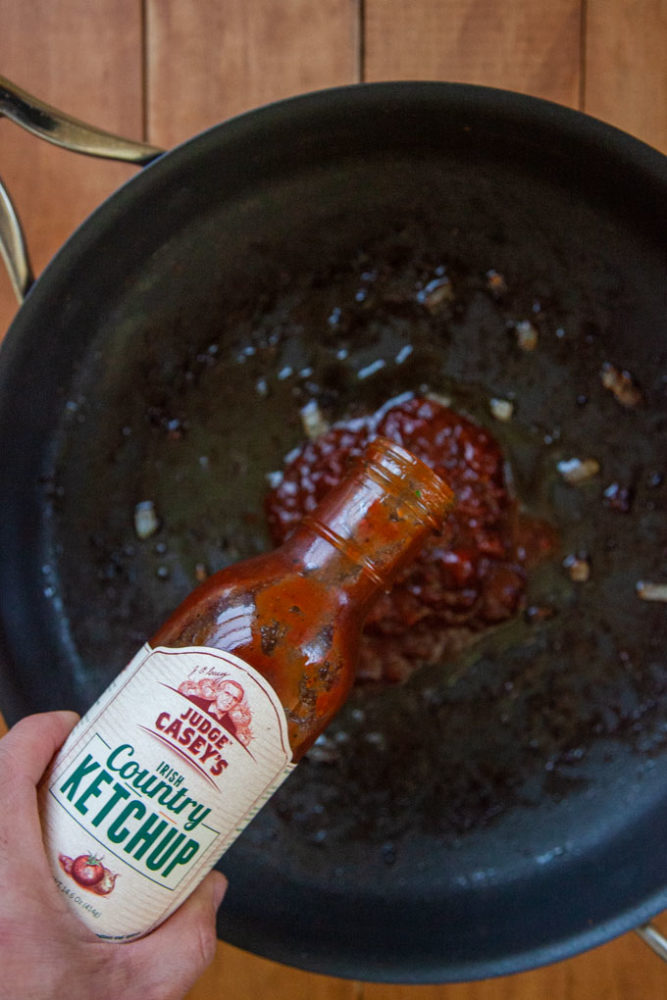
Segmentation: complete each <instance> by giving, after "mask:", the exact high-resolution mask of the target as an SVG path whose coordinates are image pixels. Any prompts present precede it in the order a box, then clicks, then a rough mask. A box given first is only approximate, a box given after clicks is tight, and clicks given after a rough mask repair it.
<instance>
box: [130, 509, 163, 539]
mask: <svg viewBox="0 0 667 1000" xmlns="http://www.w3.org/2000/svg"><path fill="white" fill-rule="evenodd" d="M159 527H160V521H159V519H158V516H157V514H156V512H155V504H154V503H153V501H152V500H142V501H141V502H140V503H138V504H137V505H136V507H135V508H134V530H135V531H136V533H137V537H138V538H141V539H145V538H150V537H151V535H154V534H155V532H156V531H157V530H158V528H159Z"/></svg>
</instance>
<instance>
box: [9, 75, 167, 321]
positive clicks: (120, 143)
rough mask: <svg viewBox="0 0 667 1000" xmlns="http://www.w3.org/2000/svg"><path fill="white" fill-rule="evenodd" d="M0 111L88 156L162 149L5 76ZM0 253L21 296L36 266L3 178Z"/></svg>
mask: <svg viewBox="0 0 667 1000" xmlns="http://www.w3.org/2000/svg"><path fill="white" fill-rule="evenodd" d="M0 116H4V117H5V118H8V119H9V120H10V121H13V122H14V123H15V124H16V125H19V126H20V127H21V128H24V129H25V130H26V131H28V132H31V133H32V134H33V135H36V136H38V138H40V139H45V140H46V141H47V142H50V143H53V145H55V146H61V147H63V148H64V149H69V150H71V151H72V152H74V153H83V154H84V155H86V156H97V157H102V158H103V159H107V160H120V161H121V162H123V163H135V164H136V165H137V166H142V167H143V166H146V164H148V163H151V162H152V161H153V160H155V159H157V157H158V156H161V155H162V153H163V152H164V150H162V149H159V148H158V147H157V146H150V145H148V144H147V143H144V142H134V141H133V140H131V139H124V138H123V137H122V136H119V135H114V134H113V133H112V132H105V131H104V130H102V129H98V128H95V127H94V126H93V125H88V124H86V122H82V121H80V120H79V119H78V118H73V117H72V116H71V115H67V114H64V113H63V112H62V111H58V110H57V108H53V107H51V105H50V104H46V103H45V102H44V101H40V100H39V99H38V98H36V97H33V95H32V94H29V93H28V92H27V91H25V90H23V89H22V88H21V87H17V86H16V85H15V84H13V83H12V82H11V81H10V80H7V79H6V78H5V77H3V76H0ZM0 254H1V255H2V257H3V258H4V260H5V264H6V265H7V269H8V271H9V276H10V280H11V283H12V287H13V288H14V291H15V293H16V297H17V298H18V300H19V302H22V301H23V299H24V298H25V296H26V294H27V292H28V289H29V288H30V285H31V284H32V281H33V277H32V268H31V266H30V258H29V254H28V250H27V247H26V244H25V240H24V238H23V234H22V232H21V225H20V222H19V219H18V216H17V214H16V211H15V209H14V207H13V205H12V202H11V199H10V197H9V193H8V192H7V189H6V188H5V187H3V185H2V184H1V183H0Z"/></svg>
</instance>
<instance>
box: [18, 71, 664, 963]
mask: <svg viewBox="0 0 667 1000" xmlns="http://www.w3.org/2000/svg"><path fill="white" fill-rule="evenodd" d="M666 193H667V166H666V161H665V159H664V157H661V156H660V155H659V154H658V153H656V152H655V151H653V150H651V149H649V148H648V147H646V146H643V145H642V144H640V143H638V142H636V141H634V140H633V139H631V138H629V137H628V136H625V135H623V134H620V133H618V132H616V131H615V130H613V129H611V128H608V127H606V126H604V125H602V124H600V123H598V122H595V121H593V120H591V119H590V118H587V117H585V116H582V115H580V114H576V113H574V112H570V111H567V110H564V109H562V108H559V107H556V106H553V105H549V104H546V103H544V102H540V101H537V100H534V99H530V98H527V97H520V96H517V95H512V94H507V93H502V92H497V91H491V90H486V89H481V88H474V87H468V86H457V85H447V84H395V85H377V86H362V87H352V88H347V89H342V90H336V91H328V92H324V93H320V94H316V95H311V96H307V97H303V98H299V99H297V100H293V101H287V102H283V103H280V104H277V105H273V106H271V107H269V108H265V109H262V110H259V111H256V112H253V113H252V114H249V115H244V116H242V117H240V118H238V119H235V120H233V121H231V122H228V123H226V124H224V125H221V126H219V127H217V128H215V129H213V130H211V131H209V132H207V133H205V134H203V135H201V136H199V137H197V138H195V139H193V140H191V141H190V142H188V143H186V144H185V145H184V146H182V147H179V148H178V149H176V150H174V151H172V152H170V153H168V154H166V155H165V156H163V157H161V158H159V159H158V160H157V161H156V162H154V163H153V164H152V165H151V166H149V167H148V168H147V169H146V170H145V171H144V172H143V173H142V174H141V175H140V176H137V177H136V178H135V179H134V180H132V181H131V182H130V183H129V184H127V185H126V186H124V187H123V188H121V189H120V190H119V191H118V192H117V193H116V194H115V195H114V196H113V197H112V198H111V199H110V200H109V201H108V202H106V203H105V204H104V205H102V206H101V208H100V209H98V210H97V211H96V212H95V213H94V215H93V216H92V217H91V218H90V219H89V220H88V221H87V222H86V223H85V224H84V225H83V226H82V227H81V228H80V230H79V231H78V232H77V233H76V234H75V235H74V237H73V238H72V239H71V240H70V241H69V242H68V243H67V245H66V246H65V247H64V248H63V249H62V251H61V252H60V253H59V254H58V255H57V257H56V258H55V259H54V260H53V261H52V263H51V264H50V265H49V267H48V268H47V269H46V271H45V272H44V274H43V275H42V276H41V277H40V279H39V280H38V282H37V283H36V285H35V286H34V288H33V290H32V291H31V293H30V295H29V296H28V298H27V301H26V302H25V304H24V306H23V307H22V309H21V310H20V312H19V314H18V317H17V319H16V321H15V323H14V324H13V326H12V328H11V330H10V332H9V334H8V336H7V339H6V341H5V343H4V344H3V347H2V353H1V356H0V360H1V364H0V442H1V445H0V490H1V504H2V507H1V509H2V518H1V519H0V554H1V558H0V601H1V605H0V636H1V642H0V651H1V662H2V670H1V673H0V698H1V704H2V709H3V711H4V713H5V716H6V718H7V719H8V721H9V722H10V723H11V722H14V721H15V720H16V719H17V718H19V717H20V716H21V715H23V714H24V713H27V712H31V711H36V710H42V709H50V708H56V707H65V706H67V707H70V708H75V709H77V710H79V711H82V710H84V709H85V708H86V707H87V706H88V705H89V704H90V703H91V702H92V700H93V699H94V698H95V697H96V695H97V694H99V693H100V691H101V690H102V689H103V688H104V687H105V686H106V684H107V683H108V682H109V681H110V680H111V678H112V677H113V676H114V675H115V673H116V672H117V671H118V670H119V669H120V668H121V667H122V666H123V665H124V663H125V662H126V661H127V660H128V658H129V657H130V656H131V655H132V653H133V652H134V651H135V649H136V648H137V646H138V645H140V644H141V643H142V642H143V641H144V639H145V638H146V636H148V635H150V634H151V633H152V632H153V631H154V630H155V628H156V626H157V625H158V624H159V623H160V622H161V620H162V619H163V618H164V617H165V616H166V614H167V613H168V612H169V611H170V609H172V608H173V607H174V606H175V605H176V604H177V603H178V602H179V601H180V600H181V598H182V597H183V596H184V595H185V594H186V593H187V592H188V591H189V590H190V589H191V588H192V587H193V586H194V584H195V582H196V576H197V573H198V572H200V570H199V569H198V564H200V563H201V564H204V565H205V566H206V567H207V568H208V569H216V568H218V567H220V566H222V565H224V564H226V563H228V562H230V561H233V560H234V559H237V558H239V557H242V556H245V555H248V554H251V553H255V552H257V551H259V550H261V549H262V548H264V547H265V546H266V545H267V544H268V536H267V532H266V527H265V522H264V516H263V510H262V503H263V497H264V494H265V492H266V489H267V478H266V477H267V474H268V473H270V472H271V471H274V470H276V469H278V468H280V466H281V464H282V461H283V457H284V455H285V454H286V453H287V452H288V451H289V450H290V449H291V448H292V447H294V446H295V445H296V444H297V443H299V441H300V440H301V439H302V438H303V428H302V426H301V420H300V416H299V409H300V407H301V406H303V405H304V404H305V403H306V402H308V401H309V400H311V399H315V400H316V401H317V403H318V405H319V406H320V409H321V410H322V412H323V413H324V414H325V415H326V417H327V418H328V419H329V420H337V419H343V418H345V417H346V416H349V414H350V413H351V412H359V411H364V410H366V411H369V410H372V409H374V408H375V407H377V406H378V405H380V404H382V403H383V402H386V400H388V399H390V398H392V397H395V396H398V395H400V394H402V393H405V392H415V393H418V392H432V393H436V394H438V395H441V396H442V395H446V396H447V397H448V398H449V399H451V401H452V405H454V406H455V407H457V408H459V409H460V410H461V411H462V412H464V413H466V414H467V415H468V416H470V417H472V418H473V419H475V420H477V421H478V422H479V423H482V424H485V425H487V426H489V427H490V428H491V429H492V430H493V433H494V434H495V436H496V437H497V438H498V440H499V441H500V442H501V444H502V445H503V447H504V449H505V452H506V455H507V458H508V464H509V468H510V469H511V476H512V479H513V482H514V489H515V491H516V493H517V495H518V496H519V498H520V499H521V501H522V502H523V503H524V504H525V505H526V506H527V507H528V508H529V509H530V510H531V511H532V512H533V513H535V514H537V515H539V516H543V517H547V518H548V519H549V520H550V521H551V522H552V524H553V525H554V527H555V528H556V529H557V531H558V533H559V538H560V548H559V550H558V552H557V554H556V556H555V557H554V558H553V559H551V560H549V561H547V562H546V563H544V564H542V566H541V567H540V568H538V570H536V571H535V572H534V574H533V575H532V577H531V580H530V584H529V591H528V595H527V600H526V611H525V613H524V614H522V615H521V616H520V617H519V618H518V619H517V620H515V621H513V622H511V623H509V624H506V625H504V626H502V627H500V628H498V629H496V630H495V631H493V632H492V633H489V634H487V635H485V636H482V637H481V638H480V639H479V640H478V641H477V642H475V643H474V644H473V645H472V647H470V648H469V649H468V650H467V652H466V653H465V654H464V655H462V656H461V657H460V658H459V659H458V660H456V662H450V663H444V664H438V665H435V666H430V667H427V668H425V669H424V670H422V671H420V672H418V673H417V674H415V676H414V677H413V678H412V679H411V680H410V681H409V682H408V683H407V684H406V685H403V686H400V687H394V688H390V689H385V690H383V691H380V692H378V691H368V690H361V691H357V692H356V693H355V694H354V696H353V698H352V699H351V701H350V703H349V705H348V707H347V708H346V709H345V711H344V712H343V713H342V715H341V717H340V718H339V720H338V721H337V722H336V723H335V724H334V726H333V727H332V729H331V731H330V732H329V733H328V735H327V738H326V740H324V741H323V742H322V743H321V744H320V746H319V747H318V748H316V752H315V753H314V754H312V755H311V756H310V757H309V759H307V760H306V761H305V762H304V763H303V764H302V765H301V766H300V768H299V769H297V771H296V772H295V774H294V776H293V777H291V778H290V780H289V782H288V783H287V784H286V785H285V786H284V787H283V789H282V790H281V791H280V792H279V793H278V794H277V795H276V796H275V798H274V799H273V800H272V802H271V804H269V806H267V808H266V809H265V810H264V811H263V812H262V814H261V815H260V816H259V817H258V818H257V819H256V820H255V821H254V822H253V824H252V825H251V827H250V828H249V829H248V830H247V831H246V832H245V833H244V835H243V836H242V837H241V839H240V840H239V841H238V842H237V844H236V845H235V846H234V847H233V848H232V850H231V851H230V852H229V853H228V854H227V856H226V857H225V859H224V861H223V862H222V865H221V866H222V868H223V869H224V870H225V871H226V872H227V874H228V875H229V876H230V880H231V888H230V891H229V895H228V897H227V900H226V903H225V906H224V908H223V912H222V914H221V917H220V926H219V931H220V935H221V937H223V938H224V939H225V940H228V941H231V942H232V943H235V944H237V945H240V946H241V947H244V948H248V949H250V950H252V951H255V952H258V953H260V954H263V955H266V956H269V957H271V958H274V959H278V960H280V961H283V962H288V963H292V964H295V965H298V966H301V967H303V968H307V969H313V970H316V971H319V972H326V973H331V974H335V975H343V976H353V977H356V978H363V979H370V980H388V981H392V980H393V981H406V982H415V983H417V982H445V981H454V980H464V979H475V978H484V977H487V976H491V975H495V974H501V973H509V972H514V971H517V970H520V969H524V968H527V967H530V966H534V965H538V964H541V963H546V962H552V961H555V960H558V959H561V958H563V957H565V956H568V955H571V954H573V953H574V952H577V951H580V950H582V949H585V948H589V947H591V946H594V945H596V944H598V943H600V942H602V941H604V940H606V939H608V938H610V937H612V936H614V935H616V934H620V933H622V932H623V931H625V930H627V929H629V928H631V927H634V926H638V925H640V924H642V923H644V922H645V921H647V920H648V919H649V918H650V917H651V916H652V915H654V914H656V913H657V912H658V911H660V910H661V909H663V908H664V907H665V905H666V903H667V851H665V830H666V829H667V792H666V791H665V789H666V788H667V782H666V779H667V755H666V754H665V752H664V749H665V738H666V735H667V697H666V689H667V668H666V665H665V657H664V648H665V640H666V638H667V637H666V635H665V614H664V606H663V605H662V604H660V603H656V602H649V601H644V600H642V599H640V597H639V596H638V594H637V591H636V584H637V583H638V581H649V582H654V583H655V582H660V581H661V580H664V565H663V563H662V560H663V558H664V542H665V533H664V513H663V511H664V507H663V506H661V505H664V496H665V486H664V485H663V480H662V473H661V467H662V466H663V465H664V458H665V447H664V445H665V438H664V432H665V406H664V393H665V380H664V372H665V354H666V337H665V333H666V326H667V308H666V307H667V301H666V300H667V281H666V278H667V258H666V253H665V234H666V233H667V225H666V223H667V208H666V204H667V200H666V198H665V195H666ZM441 265H444V266H446V267H447V268H448V269H449V273H450V274H451V275H452V276H453V281H454V285H455V288H456V291H457V296H456V301H455V303H454V305H453V306H452V307H451V309H449V310H448V311H447V312H446V313H445V314H437V315H436V314H431V313H429V312H428V311H424V310H422V311H421V312H420V311H419V309H418V308H417V306H416V305H415V304H414V301H413V300H412V298H411V293H410V292H409V289H410V288H412V289H415V288H417V287H420V284H421V286H423V284H424V282H425V281H426V280H427V278H428V275H429V274H432V273H433V269H435V268H436V267H438V266H441ZM373 268H377V269H379V270H380V271H382V273H383V274H384V275H385V276H387V277H386V280H387V282H389V284H391V283H392V282H394V283H395V285H396V287H397V288H400V289H402V295H403V299H402V300H401V296H398V304H397V299H396V296H394V298H393V299H392V301H393V303H394V305H391V306H388V305H387V302H386V299H381V300H380V301H376V302H375V303H373V302H371V304H370V306H364V308H362V306H361V304H360V303H359V301H358V299H357V297H356V292H357V291H358V290H359V282H360V281H362V280H366V279H363V278H362V275H363V274H364V273H367V272H368V271H369V270H372V269H373ZM492 269H493V270H495V271H497V272H499V273H501V274H502V275H503V277H504V279H505V281H506V284H507V287H508V292H507V295H506V296H504V298H503V299H502V300H501V301H500V300H498V299H496V298H494V297H493V296H492V295H490V294H489V292H488V288H487V287H486V285H485V281H486V278H485V276H486V275H487V272H488V271H489V270H492ZM355 303H356V305H355ZM340 307H344V309H345V310H347V312H346V315H347V316H348V317H351V320H350V322H349V323H347V325H346V326H345V327H344V328H343V329H335V324H333V325H332V323H331V322H329V319H330V317H331V315H332V312H333V310H335V309H336V308H340ZM527 318H528V319H531V321H532V322H533V323H534V325H535V326H536V328H537V329H538V332H539V344H538V349H537V350H536V351H535V352H533V353H532V354H531V355H530V356H529V355H528V354H526V353H524V352H521V351H518V350H517V348H516V342H515V338H514V337H513V330H514V329H515V327H514V326H513V324H514V323H515V322H516V321H518V320H522V319H527ZM406 345H408V346H409V347H410V348H411V353H409V356H408V355H407V354H406V352H405V351H402V348H405V346H406ZM401 352H402V353H401ZM399 357H400V358H401V360H400V361H399V360H397V358H399ZM377 361H382V362H384V364H383V365H382V366H381V367H380V366H378V365H376V364H374V362H377ZM605 364H610V365H613V366H614V367H615V368H616V369H617V370H619V371H621V370H623V369H627V370H628V371H629V372H630V373H631V375H632V377H633V379H634V380H635V381H636V383H637V385H638V386H639V388H640V391H641V397H642V399H641V402H640V403H639V405H637V406H633V407H629V408H628V407H625V406H623V405H621V404H620V403H619V401H618V400H617V399H616V398H615V396H614V394H613V393H612V392H611V391H610V390H609V389H608V388H605V387H604V385H603V384H602V381H601V378H600V372H601V370H602V368H603V366H604V365H605ZM369 366H370V367H369ZM369 371H370V372H371V374H368V372H369ZM492 397H495V398H504V399H508V398H509V399H512V400H514V403H515V414H514V417H513V419H512V420H511V421H510V422H509V423H507V424H500V423H498V422H495V421H494V420H493V418H492V417H491V415H490V411H489V400H490V398H492ZM573 457H578V458H586V457H594V458H596V459H597V461H598V462H599V464H600V472H599V473H598V474H597V475H596V476H595V477H593V479H592V480H591V481H590V482H588V483H586V484H584V485H582V486H579V487H572V486H569V485H568V484H567V483H564V482H563V480H562V477H561V476H560V474H559V473H558V470H557V467H558V462H559V461H562V460H564V459H569V458H573ZM612 487H614V489H611V488H612ZM142 500H151V501H153V503H154V505H155V508H156V510H157V512H158V514H159V517H160V519H161V527H160V530H159V532H158V533H157V534H156V535H154V536H153V537H152V538H150V539H149V540H146V541H141V540H139V539H138V538H137V537H136V535H135V533H134V527H133V511H134V508H135V505H136V504H137V503H138V502H139V501H142ZM582 550H585V552H586V554H587V556H588V557H589V559H590V564H591V568H592V572H591V578H590V580H589V581H588V583H586V584H585V585H584V584H581V583H579V584H578V583H575V582H573V581H572V580H571V579H570V577H569V574H568V572H567V570H566V569H565V568H564V567H563V565H562V560H563V559H564V558H565V557H566V556H567V555H568V554H571V553H575V552H580V551H582ZM661 574H662V575H661ZM536 608H537V609H545V608H547V609H548V615H546V616H545V615H544V614H542V612H541V611H539V612H537V613H536V612H535V611H534V609H536Z"/></svg>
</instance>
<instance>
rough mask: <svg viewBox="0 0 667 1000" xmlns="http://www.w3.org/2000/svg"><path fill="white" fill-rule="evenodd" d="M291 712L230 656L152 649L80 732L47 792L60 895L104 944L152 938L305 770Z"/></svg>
mask: <svg viewBox="0 0 667 1000" xmlns="http://www.w3.org/2000/svg"><path fill="white" fill-rule="evenodd" d="M290 760H291V751H290V746H289V741H288V738H287V722H286V719H285V713H284V711H283V708H282V706H281V704H280V702H279V700H278V698H277V695H276V694H275V692H274V691H273V689H272V688H271V686H270V685H269V684H268V682H267V681H266V680H265V679H264V678H263V677H262V676H261V674H259V673H258V672H257V671H256V670H254V669H253V668H252V667H251V666H249V665H248V664H247V663H244V662H243V661H242V660H240V659H239V658H238V657H236V656H234V655H233V654H230V653H225V652H222V651H219V650H214V649H208V648H205V647H187V648H182V649H166V648H161V647H160V648H157V649H155V650H153V649H151V647H150V646H148V645H146V646H144V648H143V649H142V650H141V651H140V652H139V653H138V654H137V656H136V657H135V658H134V659H133V660H132V662H131V663H130V664H129V665H128V666H127V667H126V668H125V670H124V671H123V672H122V673H121V674H120V675H119V677H118V678H117V679H116V680H115V681H114V683H113V684H112V685H111V686H110V687H109V688H108V689H107V690H106V691H105V692H104V694H103V695H102V696H101V698H100V699H99V700H98V701H97V702H96V703H95V705H93V707H92V708H91V709H90V711H89V712H88V713H87V714H86V715H85V716H84V718H83V719H82V720H81V722H80V723H79V724H78V725H77V726H76V728H75V729H74V730H73V732H72V733H71V735H70V737H69V738H68V740H67V742H66V743H65V746H64V747H63V748H62V750H61V751H60V753H59V754H58V755H57V757H56V759H55V761H54V762H53V764H52V766H51V768H50V769H49V771H48V773H47V775H46V776H45V779H44V781H43V782H42V785H41V788H40V810H41V815H42V826H43V832H44V842H45V846H46V850H47V854H48V856H49V859H50V861H51V865H52V869H53V872H54V877H55V880H56V883H57V885H58V887H59V888H60V890H61V891H62V893H63V894H64V896H65V897H66V898H67V899H68V901H69V902H70V904H71V905H72V907H73V908H74V910H75V912H76V913H77V914H78V915H79V916H80V917H81V919H82V920H83V921H84V922H85V923H86V924H87V925H88V926H89V927H90V928H91V929H92V930H93V931H94V932H95V933H96V934H98V935H99V936H100V937H105V938H110V939H113V940H117V941H122V940H129V939H131V938H136V937H139V936H140V935H142V934H145V933H147V932H148V931H149V930H151V928H153V927H155V926H156V925H157V924H159V923H160V922H161V921H162V920H164V919H165V918H166V917H167V916H168V915H169V914H170V913H171V912H172V911H173V910H175V909H176V907H177V906H179V905H180V903H181V902H183V900H184V899H185V898H186V896H188V895H189V894H190V893H191V892H192V891H193V889H194V888H195V887H196V886H197V884H198V883H199V882H200V881H201V880H202V878H203V877H204V875H205V874H206V873H207V872H208V871H209V870H210V869H211V868H212V867H213V865H214V864H215V862H216V861H217V860H218V858H219V857H220V855H221V854H223V852H224V851H225V850H226V849H227V847H229V845H230V844H231V843H232V841H233V840H234V839H235V838H236V837H237V835H238V834H239V833H241V831H242V830H243V829H244V827H245V826H246V825H247V824H248V823H249V822H250V820H251V819H252V818H253V816H254V815H255V814H256V813H257V812H258V811H259V809H260V808H261V806H262V805H263V804H264V803H265V802H266V800H267V799H268V798H269V797H270V795H271V794H272V793H273V792H274V791H275V789H276V788H277V787H278V785H279V784H280V783H281V782H282V781H283V780H284V779H285V778H286V777H287V775H288V774H289V773H290V771H291V770H292V768H293V766H294V765H293V764H291V763H290Z"/></svg>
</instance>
